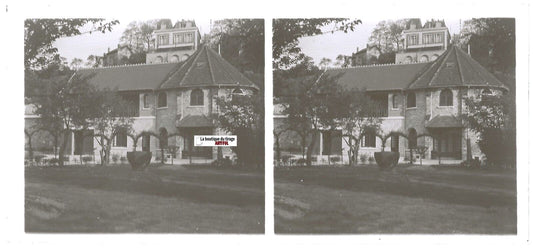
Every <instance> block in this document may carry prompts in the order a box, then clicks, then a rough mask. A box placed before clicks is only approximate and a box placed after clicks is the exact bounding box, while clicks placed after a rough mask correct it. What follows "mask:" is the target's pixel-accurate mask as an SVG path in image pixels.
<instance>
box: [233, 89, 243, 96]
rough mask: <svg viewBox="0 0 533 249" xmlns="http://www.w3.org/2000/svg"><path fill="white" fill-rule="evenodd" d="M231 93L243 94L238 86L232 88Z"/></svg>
mask: <svg viewBox="0 0 533 249" xmlns="http://www.w3.org/2000/svg"><path fill="white" fill-rule="evenodd" d="M231 94H237V95H243V94H244V92H243V91H242V90H241V89H240V88H237V89H235V90H233V92H232V93H231Z"/></svg>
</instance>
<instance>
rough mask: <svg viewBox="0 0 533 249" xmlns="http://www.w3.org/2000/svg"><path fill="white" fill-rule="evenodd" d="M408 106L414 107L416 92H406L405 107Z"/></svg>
mask: <svg viewBox="0 0 533 249" xmlns="http://www.w3.org/2000/svg"><path fill="white" fill-rule="evenodd" d="M409 107H416V94H415V93H414V92H410V93H408V94H407V108H409Z"/></svg>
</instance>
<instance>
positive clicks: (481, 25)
mask: <svg viewBox="0 0 533 249" xmlns="http://www.w3.org/2000/svg"><path fill="white" fill-rule="evenodd" d="M515 29H516V28H515V19H514V18H473V19H471V20H467V21H465V22H464V25H463V28H462V30H461V32H460V35H461V38H460V42H461V43H462V44H463V45H464V46H465V45H467V44H471V48H472V57H473V58H474V59H476V61H478V62H480V63H481V64H482V65H484V66H485V67H487V68H489V70H490V71H491V72H494V71H503V72H514V69H515V65H516V64H515V63H516V62H515V57H516V49H515V47H516V41H515V40H516V35H515ZM478 47H479V48H481V49H476V48H478Z"/></svg>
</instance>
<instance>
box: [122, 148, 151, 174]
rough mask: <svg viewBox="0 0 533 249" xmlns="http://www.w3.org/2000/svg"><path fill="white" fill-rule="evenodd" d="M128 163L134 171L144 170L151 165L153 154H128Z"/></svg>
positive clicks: (133, 152) (135, 152) (141, 152)
mask: <svg viewBox="0 0 533 249" xmlns="http://www.w3.org/2000/svg"><path fill="white" fill-rule="evenodd" d="M126 157H127V158H128V162H129V163H130V165H131V169H133V170H144V169H146V167H148V165H150V160H151V159H152V152H148V151H132V152H128V153H127V154H126Z"/></svg>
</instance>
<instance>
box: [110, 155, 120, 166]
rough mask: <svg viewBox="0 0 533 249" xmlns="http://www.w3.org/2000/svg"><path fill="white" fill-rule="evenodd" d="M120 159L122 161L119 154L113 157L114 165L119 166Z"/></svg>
mask: <svg viewBox="0 0 533 249" xmlns="http://www.w3.org/2000/svg"><path fill="white" fill-rule="evenodd" d="M119 159H120V156H119V155H117V154H113V155H112V156H111V160H113V163H114V164H117V163H118V160H119Z"/></svg>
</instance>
